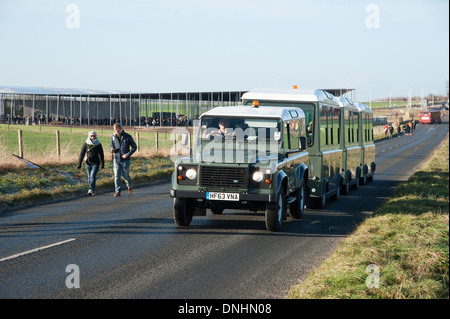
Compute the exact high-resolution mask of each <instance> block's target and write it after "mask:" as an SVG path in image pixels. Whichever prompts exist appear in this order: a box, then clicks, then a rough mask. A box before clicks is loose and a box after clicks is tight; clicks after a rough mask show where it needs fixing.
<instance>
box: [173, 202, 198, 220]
mask: <svg viewBox="0 0 450 319" xmlns="http://www.w3.org/2000/svg"><path fill="white" fill-rule="evenodd" d="M191 202H192V201H191V200H189V199H187V198H176V197H175V198H174V199H173V219H174V220H175V224H176V225H177V226H189V224H190V223H191V221H192V216H194V207H192V205H191Z"/></svg>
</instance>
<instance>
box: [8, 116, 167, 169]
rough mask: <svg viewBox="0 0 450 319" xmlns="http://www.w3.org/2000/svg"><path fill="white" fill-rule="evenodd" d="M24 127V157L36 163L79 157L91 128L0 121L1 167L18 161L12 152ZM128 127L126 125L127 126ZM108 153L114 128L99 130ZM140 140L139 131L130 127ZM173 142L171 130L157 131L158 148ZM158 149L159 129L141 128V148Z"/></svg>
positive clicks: (143, 150)
mask: <svg viewBox="0 0 450 319" xmlns="http://www.w3.org/2000/svg"><path fill="white" fill-rule="evenodd" d="M19 130H22V140H23V143H22V145H23V157H24V158H26V159H28V160H32V161H36V162H37V163H48V162H51V161H54V162H58V161H60V160H62V161H63V162H67V161H73V158H78V155H79V153H80V150H81V147H82V145H83V143H84V142H85V141H86V138H87V134H88V131H89V129H87V128H69V127H68V128H65V127H58V128H56V127H51V126H26V125H7V124H1V125H0V151H2V153H3V154H5V156H3V157H2V158H1V159H0V167H1V166H2V165H3V166H4V165H7V164H8V162H11V161H15V160H14V157H12V156H11V154H16V155H19V138H18V135H19V134H18V131H19ZM57 130H59V132H60V154H61V155H60V159H58V155H57V143H56V141H57V138H56V131H57ZM125 131H127V128H125ZM96 132H97V135H98V138H99V140H100V142H101V143H102V145H103V149H104V151H105V153H107V152H108V151H109V147H110V139H111V135H112V133H113V132H112V129H111V128H109V127H108V128H105V129H100V130H96ZM127 132H128V133H130V134H131V135H132V136H133V137H134V138H135V140H136V141H137V137H136V131H127ZM172 145H173V142H172V140H171V136H170V133H158V150H165V149H170V147H171V146H172ZM155 150H156V133H155V132H151V131H144V130H140V131H139V152H141V153H146V152H147V153H148V152H153V151H155Z"/></svg>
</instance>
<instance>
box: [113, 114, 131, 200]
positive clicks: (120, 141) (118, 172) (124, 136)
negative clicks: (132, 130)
mask: <svg viewBox="0 0 450 319" xmlns="http://www.w3.org/2000/svg"><path fill="white" fill-rule="evenodd" d="M136 149H137V145H136V143H135V142H134V140H133V137H131V135H130V134H128V133H125V131H124V130H123V128H122V125H120V123H116V124H114V134H113V136H112V137H111V153H113V154H114V177H115V179H114V187H115V191H116V192H115V193H114V197H116V196H120V191H121V180H120V177H121V176H122V175H123V178H124V179H125V183H126V185H127V187H128V194H131V192H132V191H133V183H132V182H131V178H130V156H131V155H133V153H134V152H136Z"/></svg>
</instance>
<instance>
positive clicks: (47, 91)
mask: <svg viewBox="0 0 450 319" xmlns="http://www.w3.org/2000/svg"><path fill="white" fill-rule="evenodd" d="M353 90H354V89H323V91H327V92H330V93H331V94H333V95H334V96H340V95H342V94H345V93H347V92H350V91H353ZM246 92H248V90H241V91H219V92H218V91H215V92H211V91H210V92H208V91H203V92H166V93H160V92H153V93H151V92H131V91H118V90H92V89H65V88H48V87H46V88H44V87H30V86H1V85H0V94H18V95H33V94H34V95H44V96H45V95H51V96H56V95H60V96H80V95H82V96H91V97H109V96H113V97H119V95H120V96H123V97H125V98H126V97H130V96H131V97H132V98H139V97H141V98H146V99H164V100H172V99H177V100H215V101H231V100H233V101H236V100H239V99H240V98H241V96H242V94H244V93H246ZM236 97H237V98H236Z"/></svg>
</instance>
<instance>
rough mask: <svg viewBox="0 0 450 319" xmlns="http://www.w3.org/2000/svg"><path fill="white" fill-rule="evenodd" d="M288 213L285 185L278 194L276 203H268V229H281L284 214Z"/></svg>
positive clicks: (266, 214) (266, 217)
mask: <svg viewBox="0 0 450 319" xmlns="http://www.w3.org/2000/svg"><path fill="white" fill-rule="evenodd" d="M285 215H286V197H285V196H284V191H283V187H281V188H280V190H279V191H278V194H277V200H276V202H274V203H267V205H266V211H265V219H266V229H267V230H268V231H280V229H281V224H282V223H283V216H285Z"/></svg>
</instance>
